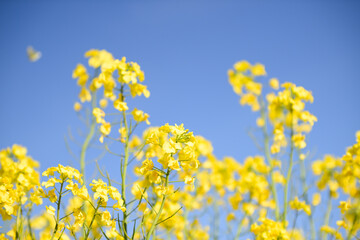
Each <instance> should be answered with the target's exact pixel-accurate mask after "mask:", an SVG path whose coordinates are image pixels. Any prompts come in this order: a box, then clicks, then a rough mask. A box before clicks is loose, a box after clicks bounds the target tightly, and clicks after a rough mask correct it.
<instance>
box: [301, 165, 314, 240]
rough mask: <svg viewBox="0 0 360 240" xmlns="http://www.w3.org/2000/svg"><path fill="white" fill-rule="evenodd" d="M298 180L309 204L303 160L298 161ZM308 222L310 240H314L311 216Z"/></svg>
mask: <svg viewBox="0 0 360 240" xmlns="http://www.w3.org/2000/svg"><path fill="white" fill-rule="evenodd" d="M300 179H301V184H302V189H303V191H304V198H305V202H306V204H309V196H308V194H307V188H308V186H307V184H306V169H305V163H304V160H300ZM309 221H310V231H311V240H315V238H316V232H315V223H314V218H313V215H312V214H310V215H309Z"/></svg>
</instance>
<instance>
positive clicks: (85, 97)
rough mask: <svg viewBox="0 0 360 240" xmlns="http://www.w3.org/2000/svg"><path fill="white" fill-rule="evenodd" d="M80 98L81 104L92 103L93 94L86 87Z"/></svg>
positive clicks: (82, 89) (82, 90)
mask: <svg viewBox="0 0 360 240" xmlns="http://www.w3.org/2000/svg"><path fill="white" fill-rule="evenodd" d="M79 98H80V101H81V102H90V101H91V94H90V92H89V90H87V89H86V88H85V87H82V88H81V91H80V93H79Z"/></svg>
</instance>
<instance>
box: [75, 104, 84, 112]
mask: <svg viewBox="0 0 360 240" xmlns="http://www.w3.org/2000/svg"><path fill="white" fill-rule="evenodd" d="M81 108H82V106H81V103H79V102H75V103H74V110H75V111H76V112H79V111H80V110H81Z"/></svg>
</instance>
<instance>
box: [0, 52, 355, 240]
mask: <svg viewBox="0 0 360 240" xmlns="http://www.w3.org/2000/svg"><path fill="white" fill-rule="evenodd" d="M85 57H86V58H87V59H88V67H90V68H88V67H86V66H85V65H83V64H78V65H77V66H76V68H75V70H74V71H73V78H75V79H77V84H78V86H79V87H80V93H79V96H78V97H79V100H78V101H77V102H75V104H74V110H75V111H76V112H77V114H78V115H79V117H80V118H81V119H83V120H84V122H85V123H86V130H85V134H84V136H83V138H82V140H81V144H80V149H79V150H80V155H79V156H77V157H78V160H79V164H80V170H77V169H76V168H74V167H73V166H63V165H61V164H59V165H58V166H57V167H50V168H48V169H47V170H45V171H43V172H42V174H40V172H39V170H38V169H39V167H40V166H39V164H38V162H36V161H35V160H33V159H32V158H31V157H29V156H28V155H27V149H26V148H25V147H22V146H20V145H16V144H14V145H13V146H12V147H11V148H6V149H3V150H1V151H0V214H1V216H2V219H3V222H5V221H6V222H9V224H7V226H9V227H6V226H5V225H4V227H3V228H1V229H0V239H29V240H30V239H31V240H34V239H41V240H48V239H51V240H53V239H64V240H66V239H85V240H86V239H117V240H123V239H125V240H129V239H134V240H138V239H139V240H140V239H146V240H150V239H154V240H155V239H157V240H160V239H178V240H183V239H184V240H185V239H204V240H207V239H222V238H223V237H224V236H225V235H226V236H227V238H230V239H256V240H303V239H312V240H315V239H324V240H325V239H331V238H332V239H357V238H359V234H360V232H359V231H360V197H359V196H360V189H359V178H360V167H359V166H360V131H359V132H358V133H357V134H356V142H355V144H354V145H353V146H350V147H349V148H348V149H347V150H346V152H345V154H344V156H342V157H335V156H332V155H325V156H324V158H323V159H320V160H316V161H311V154H310V152H309V151H308V150H306V149H307V143H306V135H307V134H309V133H310V131H311V129H312V127H313V126H314V123H315V122H317V118H316V117H315V116H314V115H313V114H312V113H310V112H309V111H308V110H307V109H306V104H308V103H312V102H313V100H314V99H313V96H312V93H311V92H310V91H308V90H306V89H305V88H303V87H300V86H296V85H295V84H293V83H289V82H285V83H283V84H280V82H279V80H278V79H276V78H270V79H269V80H268V84H265V81H266V79H267V73H266V70H265V67H264V66H263V65H262V64H260V63H256V64H250V63H249V62H247V61H240V62H237V63H235V64H234V67H233V69H231V70H229V72H228V76H229V82H230V85H231V86H232V88H233V90H234V92H235V93H236V94H237V95H239V96H240V104H241V105H248V106H250V107H251V109H252V111H253V112H255V114H257V115H258V116H257V119H256V125H257V128H256V129H255V130H253V132H251V134H250V135H251V136H253V138H254V141H255V144H256V145H257V146H258V148H259V153H258V154H256V155H254V156H248V157H247V158H245V159H244V160H243V161H239V160H236V159H234V158H232V157H229V156H228V157H223V158H222V159H219V158H217V157H216V156H215V154H214V152H213V146H212V144H211V142H210V141H209V140H207V139H205V138H204V137H202V136H199V135H195V134H194V133H193V132H191V131H189V130H188V129H186V128H185V127H184V125H183V124H179V125H177V124H167V123H166V124H164V125H162V126H159V127H156V126H150V127H148V128H147V129H145V130H144V131H143V133H142V134H137V135H136V130H137V127H138V126H139V125H140V124H143V123H146V125H150V122H149V118H150V116H149V114H147V113H145V112H144V111H142V110H139V109H138V108H136V107H134V108H131V107H130V106H132V103H131V104H129V103H130V101H132V100H133V99H134V98H135V97H139V96H144V97H145V98H148V97H149V96H150V92H149V90H148V89H147V86H146V85H143V84H142V82H143V81H144V80H145V75H144V72H143V71H142V70H141V68H140V66H139V65H138V64H137V63H135V62H127V60H126V58H125V57H123V58H121V59H116V58H114V57H113V55H112V54H111V53H109V52H107V51H105V50H96V49H92V50H90V51H88V52H86V53H85ZM91 68H92V69H93V70H90V69H91ZM89 72H93V73H92V75H91V74H90V73H89ZM130 97H131V98H130ZM114 129H115V130H114ZM94 145H96V146H97V148H101V149H103V151H104V152H105V153H106V154H105V156H103V155H101V157H100V158H99V159H102V158H104V159H105V158H107V156H110V155H111V157H113V158H114V157H115V158H116V159H118V161H117V164H118V166H119V174H118V175H117V177H116V176H110V175H109V173H108V172H107V171H105V170H103V169H102V168H101V167H100V166H99V165H98V163H97V167H98V168H97V170H98V171H97V174H96V177H95V178H94V179H88V178H87V177H86V174H85V173H86V171H85V170H89V167H88V164H89V159H88V157H87V153H88V150H89V149H90V148H92V147H93V146H94ZM119 152H121V153H119ZM309 167H310V168H311V169H312V173H313V175H311V172H310V171H308V170H307V169H308V168H309ZM105 169H106V168H105ZM311 178H315V184H312V182H311V181H309V179H311ZM339 199H341V200H339ZM323 203H324V204H323ZM322 206H324V207H323V208H320V207H322ZM324 208H326V211H323V210H319V209H324ZM319 216H320V217H319ZM334 216H336V218H337V219H334V220H335V221H333V218H334ZM319 218H320V219H321V221H319V220H318V219H319ZM320 222H321V223H320ZM319 223H320V225H319Z"/></svg>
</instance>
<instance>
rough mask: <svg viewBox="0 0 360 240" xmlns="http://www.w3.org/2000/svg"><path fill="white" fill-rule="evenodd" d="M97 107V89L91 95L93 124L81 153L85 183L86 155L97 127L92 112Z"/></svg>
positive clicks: (81, 167) (81, 168)
mask: <svg viewBox="0 0 360 240" xmlns="http://www.w3.org/2000/svg"><path fill="white" fill-rule="evenodd" d="M95 107H96V91H95V92H93V94H92V97H91V109H90V118H91V124H90V129H89V133H88V135H87V136H86V138H85V141H84V143H83V145H82V147H81V153H80V171H81V174H82V176H83V181H84V183H85V165H86V160H85V155H86V150H87V149H88V147H89V144H90V141H91V140H92V138H93V137H94V133H95V127H96V121H95V117H94V116H93V114H92V110H93V109H94V108H95Z"/></svg>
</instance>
